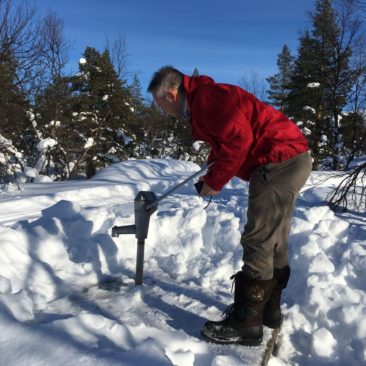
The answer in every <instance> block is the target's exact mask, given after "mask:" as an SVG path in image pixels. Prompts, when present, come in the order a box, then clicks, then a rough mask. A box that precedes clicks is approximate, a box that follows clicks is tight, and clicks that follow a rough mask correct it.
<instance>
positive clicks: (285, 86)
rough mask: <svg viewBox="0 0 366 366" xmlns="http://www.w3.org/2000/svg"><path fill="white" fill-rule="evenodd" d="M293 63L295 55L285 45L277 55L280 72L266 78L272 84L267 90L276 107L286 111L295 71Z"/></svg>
mask: <svg viewBox="0 0 366 366" xmlns="http://www.w3.org/2000/svg"><path fill="white" fill-rule="evenodd" d="M293 63H294V57H293V56H292V55H291V52H290V49H289V47H288V46H287V45H284V46H283V48H282V51H281V53H280V54H279V55H278V57H277V66H278V73H277V74H275V75H273V76H270V77H268V78H267V79H266V80H267V82H268V83H269V86H270V90H268V91H267V93H268V98H269V100H270V101H271V102H272V104H273V105H274V106H275V107H278V108H279V109H280V110H281V111H282V112H285V113H286V111H287V97H288V94H289V86H290V82H291V76H292V72H293Z"/></svg>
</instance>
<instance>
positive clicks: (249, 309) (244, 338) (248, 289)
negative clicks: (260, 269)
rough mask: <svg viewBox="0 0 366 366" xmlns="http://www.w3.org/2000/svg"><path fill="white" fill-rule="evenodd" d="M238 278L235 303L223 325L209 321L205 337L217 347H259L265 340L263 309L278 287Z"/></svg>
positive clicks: (269, 281) (227, 311)
mask: <svg viewBox="0 0 366 366" xmlns="http://www.w3.org/2000/svg"><path fill="white" fill-rule="evenodd" d="M233 277H235V280H234V281H235V295H234V303H233V304H232V305H230V306H229V307H228V308H227V309H226V310H225V311H224V314H225V318H224V319H223V320H221V321H216V322H215V321H207V322H206V323H205V325H204V327H203V329H202V335H203V336H204V337H205V338H206V339H207V340H208V341H211V342H215V343H224V344H225V343H238V344H243V345H245V346H258V345H259V344H261V343H262V338H263V325H262V324H263V309H264V306H265V304H266V303H267V301H268V299H269V296H270V294H271V293H272V291H273V288H274V286H275V280H254V279H252V278H250V277H247V276H246V275H244V273H243V272H238V273H237V274H236V275H234V276H233Z"/></svg>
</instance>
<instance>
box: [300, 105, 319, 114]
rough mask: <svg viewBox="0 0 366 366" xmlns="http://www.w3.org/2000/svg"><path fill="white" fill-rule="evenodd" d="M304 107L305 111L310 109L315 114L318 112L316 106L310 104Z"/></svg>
mask: <svg viewBox="0 0 366 366" xmlns="http://www.w3.org/2000/svg"><path fill="white" fill-rule="evenodd" d="M302 109H303V110H304V111H309V112H311V113H313V114H315V113H316V110H315V108H313V107H310V106H305V107H303V108H302Z"/></svg>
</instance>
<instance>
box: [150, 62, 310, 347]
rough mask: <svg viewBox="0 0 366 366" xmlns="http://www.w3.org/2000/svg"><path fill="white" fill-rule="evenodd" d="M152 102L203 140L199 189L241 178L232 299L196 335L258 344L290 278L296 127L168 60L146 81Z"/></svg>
mask: <svg viewBox="0 0 366 366" xmlns="http://www.w3.org/2000/svg"><path fill="white" fill-rule="evenodd" d="M148 91H149V92H150V93H152V95H153V98H154V101H155V103H156V104H157V105H158V106H159V107H160V108H161V109H162V110H163V111H164V112H166V113H167V114H169V115H171V116H172V117H175V118H177V119H189V120H190V123H191V126H192V136H193V138H194V139H195V140H201V141H205V142H208V143H209V144H210V146H211V152H210V155H209V157H208V163H210V162H211V161H215V163H214V164H213V165H212V166H211V167H210V168H209V170H208V172H207V174H206V175H205V176H204V177H202V178H201V179H202V180H203V182H204V184H203V187H202V190H201V195H203V196H206V195H216V194H218V193H219V192H220V191H221V190H222V188H223V186H224V185H225V184H226V183H227V182H228V181H229V180H230V179H231V178H232V177H234V176H237V177H239V178H242V179H244V180H247V181H249V182H250V183H249V201H248V213H247V223H246V225H245V228H244V232H243V234H242V237H241V244H242V246H243V249H244V255H243V261H244V265H243V267H242V270H241V271H239V272H238V273H237V274H235V275H234V276H233V278H234V281H235V294H234V303H233V304H232V305H231V306H230V307H229V308H228V309H227V310H226V311H225V314H226V317H225V319H223V320H221V321H216V322H214V321H208V322H206V324H205V325H204V327H203V330H202V334H203V335H204V336H205V338H207V339H208V340H210V341H213V342H218V343H240V344H244V345H258V344H260V343H261V342H262V336H263V325H266V326H268V327H271V328H276V327H279V326H280V325H281V322H282V314H281V309H280V299H281V292H282V290H283V289H284V288H285V287H286V286H287V282H288V279H289V277H290V267H289V265H288V254H287V241H288V236H289V230H290V221H291V215H292V209H293V206H294V203H295V199H296V197H297V194H298V192H299V190H300V189H301V187H302V186H303V185H304V184H305V182H306V180H307V178H308V176H309V174H310V172H311V167H312V159H311V156H310V153H309V152H308V150H309V148H308V143H307V140H306V139H305V137H304V136H303V135H302V133H301V132H300V130H299V129H298V127H297V126H296V125H295V124H294V123H293V122H292V121H291V120H289V119H288V118H287V117H286V116H285V115H283V114H282V113H281V112H279V111H277V110H275V109H274V108H272V107H270V106H269V105H266V104H264V103H262V102H260V101H259V100H258V99H257V98H256V97H255V96H254V95H252V94H250V93H248V92H246V91H245V90H243V89H241V88H239V87H237V86H233V85H228V84H219V83H215V82H214V80H212V79H211V78H209V77H207V76H197V77H189V76H187V75H184V74H183V73H181V72H180V71H178V70H176V69H174V68H173V67H171V66H165V67H163V68H161V69H160V70H158V71H157V72H156V73H155V74H154V76H153V78H152V80H151V82H150V85H149V87H148Z"/></svg>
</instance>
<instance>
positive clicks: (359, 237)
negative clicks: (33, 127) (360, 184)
mask: <svg viewBox="0 0 366 366" xmlns="http://www.w3.org/2000/svg"><path fill="white" fill-rule="evenodd" d="M197 170H198V166H197V165H195V164H193V163H189V162H183V161H176V160H149V161H127V162H123V163H120V164H115V165H113V166H112V167H110V168H108V169H105V170H104V171H101V172H100V173H99V174H98V175H97V176H96V177H94V178H93V179H92V180H88V181H75V182H63V183H47V184H45V183H39V184H26V185H24V186H23V187H22V191H20V192H19V191H17V190H16V189H13V190H12V189H8V190H7V191H4V192H2V193H1V195H0V223H1V226H0V230H1V241H0V248H1V256H0V325H1V327H2V329H4V330H6V331H4V332H2V334H1V335H0V355H1V356H0V364H1V365H3V364H4V365H16V366H18V365H27V366H29V365H31V366H32V365H37V366H38V365H50V364H53V365H88V366H89V365H131V366H132V365H133V366H135V365H159V366H160V365H177V366H190V365H192V366H193V365H194V366H201V365H202V366H206V365H207V366H210V365H212V366H219V365H225V366H230V365H254V364H256V363H258V361H259V360H258V357H259V354H260V351H261V349H260V348H256V347H253V348H246V347H240V346H218V345H212V344H207V343H206V342H203V341H202V340H201V338H200V329H201V327H202V324H203V322H204V321H205V320H206V319H219V318H220V314H221V312H222V311H223V310H224V309H225V307H226V306H227V305H229V304H230V303H231V301H232V294H231V281H230V279H229V278H230V276H231V275H232V274H233V273H235V272H236V271H238V270H239V269H240V267H241V265H242V263H241V257H242V249H241V247H240V244H239V239H240V233H241V231H242V228H243V226H244V224H245V218H246V205H247V184H246V183H244V182H241V181H239V180H237V179H234V180H233V181H232V182H231V183H230V184H228V185H227V186H226V187H225V189H224V190H223V192H222V193H221V194H220V196H219V197H217V198H215V199H214V201H213V203H212V204H211V205H210V206H209V207H208V209H207V210H204V209H203V208H204V207H205V205H206V202H205V201H204V200H203V199H202V198H200V197H198V196H197V195H196V194H195V190H194V187H193V183H190V184H187V185H186V186H184V187H183V188H182V189H181V190H180V191H179V192H178V194H173V195H172V196H169V197H168V198H166V199H165V200H164V201H162V202H160V204H159V209H158V211H157V212H156V213H155V214H154V215H153V216H152V217H151V221H150V228H149V236H148V238H147V240H146V246H145V266H144V270H145V279H144V285H143V286H138V287H135V286H134V281H133V278H134V272H135V261H136V239H135V237H134V236H133V235H122V236H120V237H119V238H111V236H110V232H111V227H112V226H114V225H118V226H120V225H130V224H133V223H134V217H133V200H134V197H135V196H136V194H137V193H138V191H140V190H146V191H150V190H151V191H154V192H155V193H156V194H157V195H160V194H162V193H164V192H166V191H167V190H168V189H169V188H171V187H172V186H173V185H175V184H177V183H179V182H180V181H182V180H184V179H185V178H187V176H189V175H191V174H193V173H194V172H195V171H197ZM324 175H326V174H325V173H323V174H320V173H313V175H312V177H311V179H309V182H308V185H307V186H306V187H305V188H304V190H303V192H302V193H301V195H300V197H299V199H298V202H297V206H296V209H295V212H294V219H293V225H292V232H291V238H290V261H291V268H292V277H291V280H290V283H289V287H288V291H287V292H286V294H285V297H284V301H285V305H284V313H285V321H284V324H283V328H282V333H281V336H280V349H279V352H278V354H277V357H276V358H273V359H272V360H271V361H270V364H271V365H284V364H293V365H296V364H298V365H324V364H332V365H342V366H343V365H360V364H363V363H365V362H366V341H365V339H366V316H365V315H366V295H365V290H366V285H365V282H364V278H365V276H366V243H365V238H366V217H365V215H364V214H363V215H361V214H351V213H348V214H342V215H337V216H336V215H335V214H333V213H332V212H331V211H330V210H329V209H328V207H327V206H326V205H325V203H324V197H325V195H326V193H327V192H328V191H329V189H330V187H331V186H332V185H334V184H336V181H335V180H334V179H333V180H328V181H326V182H322V178H323V176H324ZM316 184H317V185H316ZM110 281H112V283H111V284H110V283H109V282H110ZM106 287H109V290H106V289H105V288H106ZM268 336H269V330H268V329H265V337H266V338H267V337H268Z"/></svg>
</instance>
